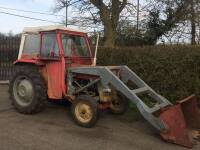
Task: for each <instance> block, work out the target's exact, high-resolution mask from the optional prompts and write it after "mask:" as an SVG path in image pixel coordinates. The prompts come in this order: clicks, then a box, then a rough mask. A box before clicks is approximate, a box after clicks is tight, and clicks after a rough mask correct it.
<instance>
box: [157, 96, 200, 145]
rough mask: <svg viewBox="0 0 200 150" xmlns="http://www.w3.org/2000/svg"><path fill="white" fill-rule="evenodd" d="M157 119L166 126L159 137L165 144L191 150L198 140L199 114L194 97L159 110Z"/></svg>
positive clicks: (199, 128) (199, 130)
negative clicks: (172, 144) (169, 143)
mask: <svg viewBox="0 0 200 150" xmlns="http://www.w3.org/2000/svg"><path fill="white" fill-rule="evenodd" d="M159 118H160V120H162V121H163V123H164V124H165V126H166V129H165V130H164V131H161V132H160V135H161V137H162V138H163V139H164V140H166V141H167V142H171V143H174V144H178V145H182V146H185V147H188V148H192V147H193V145H194V144H195V140H198V141H199V140H200V112H199V110H198V106H197V100H196V96H195V95H191V96H189V97H187V98H185V99H183V100H181V101H177V104H176V105H174V106H169V107H166V108H163V109H161V114H160V117H159Z"/></svg>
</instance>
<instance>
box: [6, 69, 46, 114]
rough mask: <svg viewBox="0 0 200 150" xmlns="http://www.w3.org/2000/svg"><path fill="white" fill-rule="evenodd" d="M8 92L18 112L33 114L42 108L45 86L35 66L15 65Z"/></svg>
mask: <svg viewBox="0 0 200 150" xmlns="http://www.w3.org/2000/svg"><path fill="white" fill-rule="evenodd" d="M9 93H10V98H11V100H12V104H13V105H14V107H15V108H16V109H17V110H18V111H19V112H20V113H24V114H33V113H37V112H40V111H42V110H43V109H44V105H45V100H46V98H47V94H46V86H45V82H44V80H43V79H42V77H41V75H40V73H39V72H38V69H37V67H35V66H16V69H15V73H14V75H13V77H12V79H11V80H10V87H9Z"/></svg>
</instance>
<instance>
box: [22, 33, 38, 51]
mask: <svg viewBox="0 0 200 150" xmlns="http://www.w3.org/2000/svg"><path fill="white" fill-rule="evenodd" d="M39 51H40V35H39V34H29V35H26V37H25V43H24V48H23V54H26V55H37V54H39Z"/></svg>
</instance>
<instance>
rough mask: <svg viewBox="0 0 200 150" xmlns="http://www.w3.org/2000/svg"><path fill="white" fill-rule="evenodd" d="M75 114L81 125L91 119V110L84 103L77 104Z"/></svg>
mask: <svg viewBox="0 0 200 150" xmlns="http://www.w3.org/2000/svg"><path fill="white" fill-rule="evenodd" d="M75 114H76V116H77V118H78V119H79V120H80V121H81V122H83V123H87V122H89V121H90V120H91V119H92V110H91V108H90V106H88V105H87V104H84V103H79V104H78V105H77V106H76V108H75Z"/></svg>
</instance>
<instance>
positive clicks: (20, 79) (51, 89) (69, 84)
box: [9, 26, 200, 148]
mask: <svg viewBox="0 0 200 150" xmlns="http://www.w3.org/2000/svg"><path fill="white" fill-rule="evenodd" d="M97 39H98V38H97ZM89 43H90V42H89V38H88V36H87V34H86V33H84V32H81V31H75V30H71V29H69V28H66V27H63V26H46V27H33V28H25V29H24V31H23V33H22V38H21V45H20V50H19V55H18V59H17V60H16V61H15V62H14V67H15V72H14V75H13V76H12V79H11V80H10V88H9V92H10V98H11V100H12V103H13V105H14V107H15V108H16V110H17V111H19V112H20V113H23V114H34V113H38V112H40V111H42V110H43V109H44V107H45V102H46V101H47V99H49V100H51V101H59V100H63V99H64V100H66V101H70V102H71V104H72V105H71V113H72V116H73V119H74V121H75V122H76V123H77V124H78V125H80V126H83V127H87V128H89V127H92V126H94V125H95V124H96V122H97V120H98V118H99V117H98V113H99V110H104V109H109V110H110V111H111V112H112V113H114V114H123V113H124V112H125V111H126V109H127V107H128V103H129V102H132V103H134V104H135V105H136V106H137V108H138V110H139V111H140V113H141V114H142V116H143V117H144V118H145V119H146V120H147V121H148V122H149V123H150V124H151V125H152V126H153V127H155V128H156V129H157V130H158V131H159V133H160V135H161V137H162V139H164V140H166V141H168V142H172V143H175V144H179V145H182V146H185V147H189V148H191V147H192V146H193V143H194V138H197V136H198V133H199V132H198V130H197V129H199V128H200V113H199V111H198V107H197V101H196V98H195V96H194V95H192V96H190V97H188V98H186V99H184V100H181V101H178V102H177V103H176V104H175V105H173V104H172V103H170V101H168V100H167V99H166V98H164V97H162V96H161V95H159V94H158V93H156V92H155V91H154V90H153V89H152V88H151V87H150V86H148V85H147V84H146V83H145V82H144V81H143V80H142V79H141V78H139V77H138V76H137V75H136V74H135V73H134V72H133V71H132V70H131V69H129V68H128V67H127V66H97V65H96V55H97V49H96V51H95V57H93V56H92V53H91V49H90V44H89ZM97 43H98V42H97ZM97 47H98V46H96V48H97ZM130 85H134V86H130ZM143 95H146V96H148V97H150V98H149V99H146V98H145V99H143ZM148 101H149V102H148ZM150 102H151V105H148V104H149V103H150ZM194 135H196V136H194Z"/></svg>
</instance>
